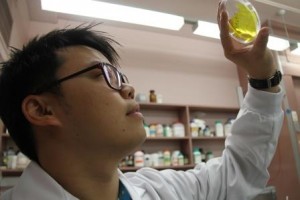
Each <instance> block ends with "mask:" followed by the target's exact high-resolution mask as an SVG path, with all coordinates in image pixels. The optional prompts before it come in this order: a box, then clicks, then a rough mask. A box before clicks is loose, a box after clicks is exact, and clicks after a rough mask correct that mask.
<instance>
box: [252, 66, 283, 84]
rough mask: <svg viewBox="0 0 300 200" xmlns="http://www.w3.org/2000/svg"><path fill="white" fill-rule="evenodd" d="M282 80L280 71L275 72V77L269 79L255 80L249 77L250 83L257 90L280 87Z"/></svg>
mask: <svg viewBox="0 0 300 200" xmlns="http://www.w3.org/2000/svg"><path fill="white" fill-rule="evenodd" d="M281 79H282V74H281V72H280V71H279V70H277V71H276V72H275V74H274V75H273V76H271V77H270V78H268V79H254V78H251V77H248V81H249V83H250V85H251V86H252V87H253V88H256V89H267V88H271V87H274V86H276V85H279V83H280V81H281Z"/></svg>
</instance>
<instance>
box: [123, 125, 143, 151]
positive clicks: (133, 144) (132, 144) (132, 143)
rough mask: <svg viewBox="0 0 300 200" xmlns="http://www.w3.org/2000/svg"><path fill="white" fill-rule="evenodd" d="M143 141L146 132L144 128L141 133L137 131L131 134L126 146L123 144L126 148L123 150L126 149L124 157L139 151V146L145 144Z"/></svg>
mask: <svg viewBox="0 0 300 200" xmlns="http://www.w3.org/2000/svg"><path fill="white" fill-rule="evenodd" d="M145 140H146V132H145V129H144V128H143V130H142V131H138V132H135V133H134V134H132V137H129V138H128V139H127V142H126V144H124V147H125V146H126V147H125V148H126V149H127V151H126V155H127V154H129V153H132V152H134V151H136V150H137V149H139V148H140V146H141V145H142V144H143V143H144V142H145Z"/></svg>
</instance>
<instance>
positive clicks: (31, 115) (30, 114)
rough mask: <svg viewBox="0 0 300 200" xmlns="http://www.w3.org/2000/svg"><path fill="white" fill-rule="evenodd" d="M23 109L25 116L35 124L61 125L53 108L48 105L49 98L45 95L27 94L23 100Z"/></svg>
mask: <svg viewBox="0 0 300 200" xmlns="http://www.w3.org/2000/svg"><path fill="white" fill-rule="evenodd" d="M22 111H23V114H24V116H25V118H26V119H27V120H28V121H29V122H30V123H31V124H33V125H37V126H61V122H60V120H59V119H58V118H57V116H55V114H54V112H53V108H52V107H51V105H48V102H47V99H46V98H45V97H43V96H38V95H29V96H27V97H26V98H25V99H24V100H23V102H22Z"/></svg>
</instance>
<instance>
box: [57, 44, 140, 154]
mask: <svg viewBox="0 0 300 200" xmlns="http://www.w3.org/2000/svg"><path fill="white" fill-rule="evenodd" d="M58 55H59V56H61V57H62V58H63V59H64V63H63V65H62V66H61V67H60V68H59V70H58V72H57V78H58V79H59V78H62V77H65V76H67V75H70V74H72V73H74V72H77V71H79V70H82V69H84V68H87V67H90V66H92V65H94V64H96V63H97V62H107V63H109V62H108V61H107V59H106V58H105V57H104V56H103V55H102V54H101V53H100V52H98V51H96V50H95V49H92V48H88V47H86V46H74V47H68V48H65V49H62V50H60V51H59V52H58ZM60 90H61V93H62V97H58V98H57V99H60V101H61V103H59V104H58V106H57V107H56V110H57V113H58V117H59V119H60V120H61V122H62V131H63V133H62V134H61V136H58V137H59V140H60V141H62V142H63V144H65V145H66V149H67V148H69V149H73V151H75V152H77V153H78V151H80V153H94V154H95V153H96V154H101V153H103V154H107V155H109V156H115V155H116V156H122V155H124V154H126V153H129V152H130V151H132V150H133V149H134V148H136V147H137V146H138V145H140V144H141V143H142V142H143V141H144V139H145V131H144V127H143V117H142V115H141V114H140V113H139V112H138V111H137V110H136V109H137V103H136V102H135V101H134V88H133V87H132V86H130V85H126V84H124V85H123V88H122V89H121V90H120V91H116V90H114V89H112V88H110V87H109V86H108V85H107V83H106V81H105V79H104V76H103V74H102V71H101V70H100V69H94V70H91V71H88V72H86V73H84V74H81V75H79V76H77V77H75V78H72V79H70V80H67V81H64V82H62V83H61V85H60Z"/></svg>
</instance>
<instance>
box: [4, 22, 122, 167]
mask: <svg viewBox="0 0 300 200" xmlns="http://www.w3.org/2000/svg"><path fill="white" fill-rule="evenodd" d="M94 26H95V25H80V26H78V27H76V28H65V29H57V30H53V31H51V32H49V33H48V34H46V35H43V36H41V37H35V38H33V39H32V40H31V41H29V43H28V44H27V45H25V46H23V48H22V49H16V48H13V49H12V51H11V56H10V59H9V60H8V61H6V62H3V63H1V65H2V68H1V75H0V117H1V119H2V120H3V122H4V124H5V126H6V128H7V129H8V131H9V133H10V135H11V137H12V139H13V140H14V141H15V143H16V144H17V146H18V147H19V149H20V150H21V151H22V152H23V153H24V154H25V155H26V156H28V157H29V158H30V159H31V160H34V161H36V162H39V161H38V157H37V152H36V148H35V147H36V145H35V137H34V134H33V129H32V126H31V124H30V123H29V122H28V120H27V119H26V118H25V116H24V114H23V112H22V108H21V107H22V101H23V100H24V98H25V97H26V96H27V95H29V94H33V93H34V91H35V90H36V89H37V88H39V87H41V86H43V85H46V84H48V83H50V82H52V81H54V80H56V72H57V70H58V68H59V67H60V66H61V65H62V62H63V61H62V59H60V58H59V57H58V55H57V51H58V50H60V49H62V48H65V47H69V46H77V45H84V46H88V47H91V48H93V49H96V50H98V51H99V52H100V53H101V54H103V55H104V56H105V57H106V58H107V59H108V61H109V62H111V63H112V64H115V65H117V61H118V58H119V56H118V54H117V52H116V50H115V49H114V48H113V46H112V44H118V43H117V42H116V41H114V40H113V39H112V38H110V37H108V36H106V33H104V32H100V31H93V30H91V29H92V28H93V27H94ZM56 90H59V88H57V89H56ZM58 92H59V91H58Z"/></svg>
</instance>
